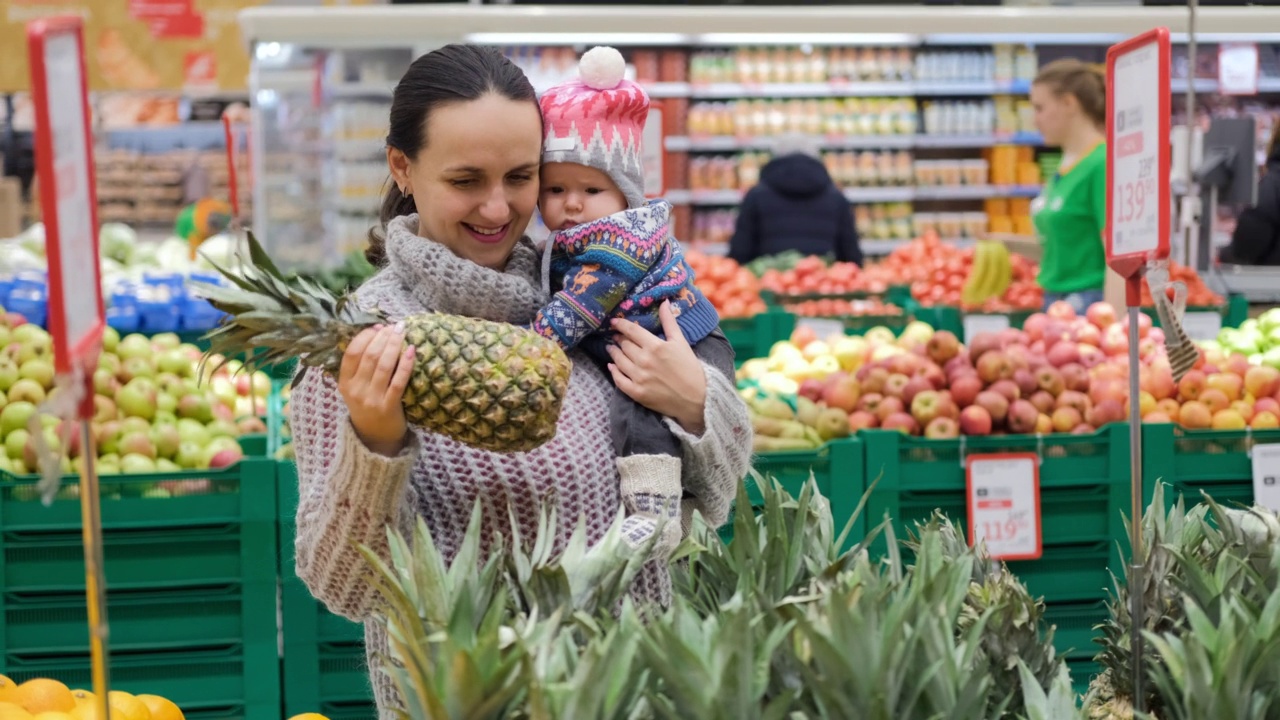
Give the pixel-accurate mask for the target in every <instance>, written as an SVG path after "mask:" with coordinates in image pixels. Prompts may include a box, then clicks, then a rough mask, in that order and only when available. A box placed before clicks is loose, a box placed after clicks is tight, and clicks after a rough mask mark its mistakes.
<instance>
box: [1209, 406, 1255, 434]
mask: <svg viewBox="0 0 1280 720" xmlns="http://www.w3.org/2000/svg"><path fill="white" fill-rule="evenodd" d="M1210 425H1211V426H1212V427H1213V429H1214V430H1243V429H1245V428H1246V427H1248V423H1247V422H1245V419H1244V418H1243V417H1241V416H1240V413H1238V412H1236V411H1235V410H1232V409H1230V408H1228V409H1226V410H1219V411H1218V412H1216V413H1214V414H1213V420H1212V421H1211V422H1210Z"/></svg>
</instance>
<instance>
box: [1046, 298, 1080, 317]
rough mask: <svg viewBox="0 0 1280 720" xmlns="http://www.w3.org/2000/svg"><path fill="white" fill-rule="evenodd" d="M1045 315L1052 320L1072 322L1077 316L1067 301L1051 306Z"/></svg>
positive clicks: (1060, 301)
mask: <svg viewBox="0 0 1280 720" xmlns="http://www.w3.org/2000/svg"><path fill="white" fill-rule="evenodd" d="M1045 314H1046V315H1048V316H1049V317H1051V318H1058V319H1059V320H1070V319H1072V318H1074V317H1075V316H1076V309H1075V308H1073V307H1071V303H1069V302H1067V301H1065V300H1059V301H1057V302H1055V303H1052V304H1050V305H1049V309H1048V310H1046V311H1045Z"/></svg>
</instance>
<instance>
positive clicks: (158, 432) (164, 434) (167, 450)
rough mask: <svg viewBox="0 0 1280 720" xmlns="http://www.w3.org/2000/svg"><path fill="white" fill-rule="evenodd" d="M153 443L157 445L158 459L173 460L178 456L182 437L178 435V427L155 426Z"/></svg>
mask: <svg viewBox="0 0 1280 720" xmlns="http://www.w3.org/2000/svg"><path fill="white" fill-rule="evenodd" d="M151 441H152V442H153V443H154V444H155V450H156V456H157V457H162V458H171V457H174V456H175V455H177V454H178V446H179V445H181V444H182V436H181V435H180V434H178V427H177V426H176V425H155V426H153V427H152V428H151Z"/></svg>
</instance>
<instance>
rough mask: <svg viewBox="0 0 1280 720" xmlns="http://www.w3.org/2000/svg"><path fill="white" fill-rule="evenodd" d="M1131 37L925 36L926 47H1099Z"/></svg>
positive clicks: (1026, 34)
mask: <svg viewBox="0 0 1280 720" xmlns="http://www.w3.org/2000/svg"><path fill="white" fill-rule="evenodd" d="M1129 37H1131V36H1129V35H1125V34H1123V33H1097V32H1080V33H1007V34H1006V33H955V34H943V33H939V34H935V35H925V36H924V44H926V45H995V44H998V43H1018V44H1026V45H1101V44H1105V43H1118V42H1120V41H1121V40H1125V39H1127V38H1129Z"/></svg>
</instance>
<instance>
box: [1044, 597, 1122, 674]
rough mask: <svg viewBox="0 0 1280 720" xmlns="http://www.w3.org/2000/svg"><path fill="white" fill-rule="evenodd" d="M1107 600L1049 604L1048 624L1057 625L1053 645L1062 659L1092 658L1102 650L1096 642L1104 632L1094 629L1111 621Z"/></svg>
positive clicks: (1046, 610) (1045, 610)
mask: <svg viewBox="0 0 1280 720" xmlns="http://www.w3.org/2000/svg"><path fill="white" fill-rule="evenodd" d="M1107 614H1108V613H1107V606H1106V603H1105V601H1102V600H1096V601H1090V602H1082V603H1046V604H1045V609H1044V619H1045V622H1046V623H1048V624H1050V625H1053V626H1054V631H1053V645H1054V647H1055V648H1056V649H1057V651H1058V655H1059V656H1060V657H1064V658H1067V659H1068V660H1076V659H1080V658H1085V659H1088V658H1092V657H1094V656H1095V655H1097V654H1098V651H1099V650H1101V649H1102V648H1101V646H1100V645H1098V644H1097V643H1095V642H1094V639H1095V638H1101V637H1102V633H1100V632H1098V631H1096V630H1094V627H1095V626H1096V625H1098V624H1099V623H1102V622H1103V621H1104V620H1106V619H1107Z"/></svg>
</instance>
